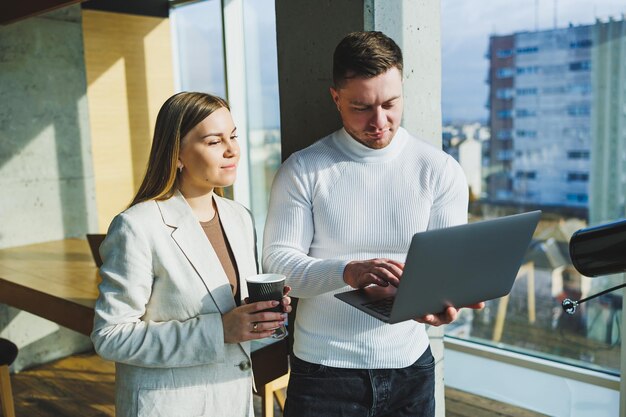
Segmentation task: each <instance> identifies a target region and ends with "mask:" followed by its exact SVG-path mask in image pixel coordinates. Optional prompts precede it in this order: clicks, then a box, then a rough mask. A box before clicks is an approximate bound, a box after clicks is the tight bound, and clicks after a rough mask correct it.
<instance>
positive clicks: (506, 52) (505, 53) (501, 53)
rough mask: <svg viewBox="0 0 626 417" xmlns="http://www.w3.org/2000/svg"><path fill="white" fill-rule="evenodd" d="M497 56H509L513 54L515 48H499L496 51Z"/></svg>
mask: <svg viewBox="0 0 626 417" xmlns="http://www.w3.org/2000/svg"><path fill="white" fill-rule="evenodd" d="M496 56H497V57H498V58H509V57H511V56H513V50H512V49H498V50H497V51H496Z"/></svg>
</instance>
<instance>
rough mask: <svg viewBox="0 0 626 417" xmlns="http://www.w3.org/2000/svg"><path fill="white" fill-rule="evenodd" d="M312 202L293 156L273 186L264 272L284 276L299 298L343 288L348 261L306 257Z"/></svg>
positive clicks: (308, 185)
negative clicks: (344, 271)
mask: <svg viewBox="0 0 626 417" xmlns="http://www.w3.org/2000/svg"><path fill="white" fill-rule="evenodd" d="M310 175H312V174H310ZM312 200H313V182H312V181H311V180H310V178H308V177H307V171H306V170H305V169H304V167H303V166H302V165H301V163H300V162H299V161H298V159H297V156H296V155H292V156H291V157H290V158H289V159H287V161H285V163H284V164H283V165H282V166H281V168H280V169H279V171H278V173H277V174H276V177H275V179H274V183H273V185H272V191H271V194H270V203H269V209H268V215H267V221H266V224H265V232H264V237H263V269H264V271H268V272H275V273H281V274H284V275H286V276H287V285H289V286H290V287H291V288H292V291H291V295H293V296H294V297H299V298H308V297H314V296H317V295H320V294H323V293H326V292H329V291H334V290H338V289H340V288H343V287H345V286H346V283H345V282H344V281H343V270H344V268H345V266H346V264H347V263H348V262H347V261H343V260H339V259H317V258H313V257H311V256H309V255H308V254H309V249H310V246H311V242H312V241H313V235H314V224H313V205H312Z"/></svg>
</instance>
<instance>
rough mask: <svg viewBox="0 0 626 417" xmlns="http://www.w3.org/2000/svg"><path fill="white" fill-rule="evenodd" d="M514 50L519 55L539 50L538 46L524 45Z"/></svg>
mask: <svg viewBox="0 0 626 417" xmlns="http://www.w3.org/2000/svg"><path fill="white" fill-rule="evenodd" d="M515 52H517V53H518V54H520V55H522V54H534V53H537V52H539V47H538V46H525V47H523V48H517V49H516V50H515Z"/></svg>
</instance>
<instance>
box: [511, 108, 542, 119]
mask: <svg viewBox="0 0 626 417" xmlns="http://www.w3.org/2000/svg"><path fill="white" fill-rule="evenodd" d="M536 115H537V112H536V111H535V109H518V110H516V111H515V117H535V116H536Z"/></svg>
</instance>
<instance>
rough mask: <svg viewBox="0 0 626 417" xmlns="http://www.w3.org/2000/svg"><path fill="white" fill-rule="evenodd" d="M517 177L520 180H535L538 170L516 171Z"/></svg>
mask: <svg viewBox="0 0 626 417" xmlns="http://www.w3.org/2000/svg"><path fill="white" fill-rule="evenodd" d="M515 178H517V179H518V180H534V179H536V178H537V172H536V171H517V172H516V173H515Z"/></svg>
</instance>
